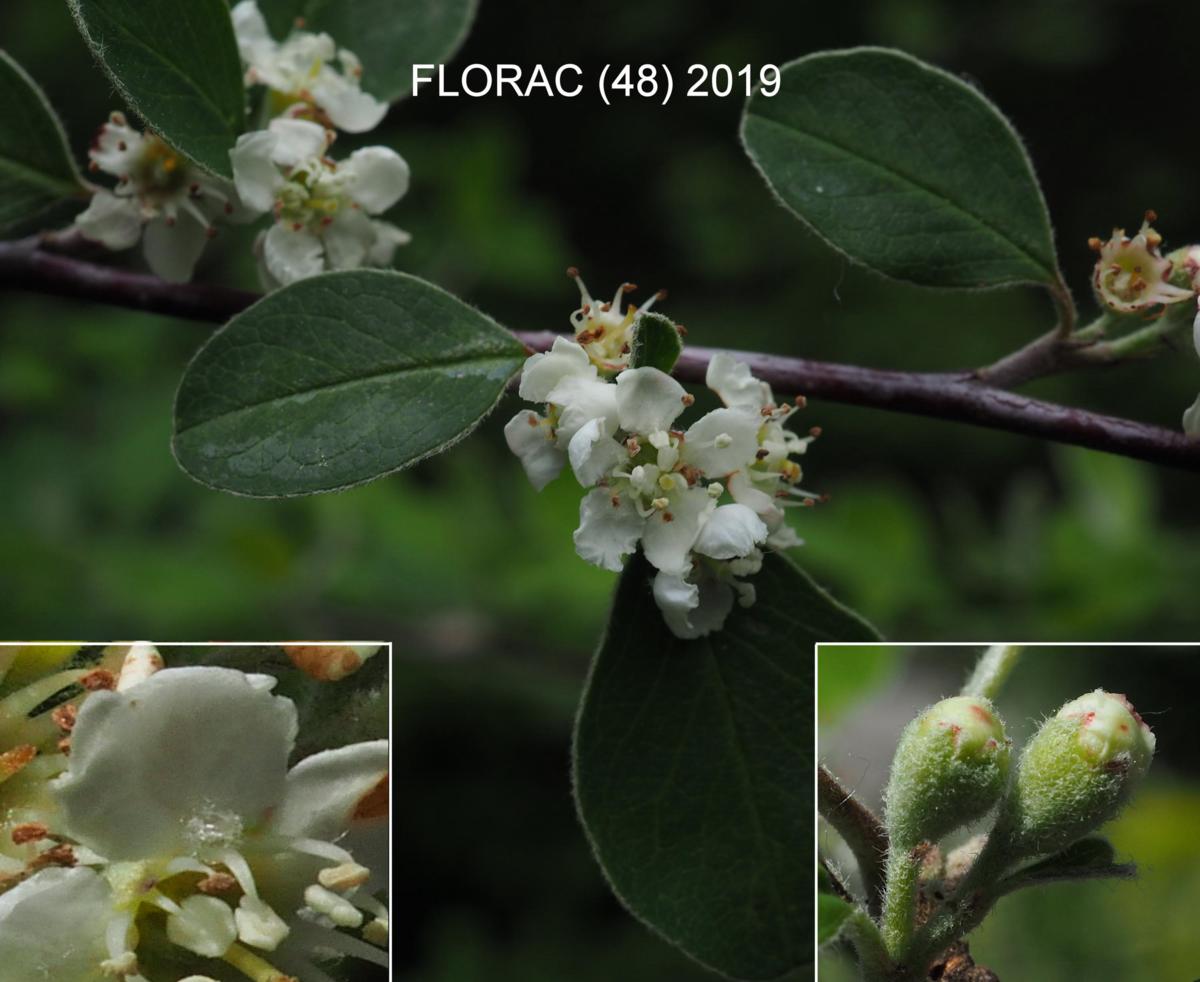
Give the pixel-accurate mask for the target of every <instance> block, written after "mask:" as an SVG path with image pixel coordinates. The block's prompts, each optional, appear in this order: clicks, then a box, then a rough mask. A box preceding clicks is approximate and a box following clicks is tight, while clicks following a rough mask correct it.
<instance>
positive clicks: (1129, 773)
mask: <svg viewBox="0 0 1200 982" xmlns="http://www.w3.org/2000/svg"><path fill="white" fill-rule="evenodd" d="M1153 755H1154V734H1153V733H1152V732H1151V731H1150V727H1148V726H1147V725H1146V724H1145V723H1144V722H1143V721H1142V718H1141V717H1140V716H1139V715H1138V714H1137V711H1136V710H1135V709H1134V708H1133V706H1132V705H1130V703H1129V700H1128V699H1126V698H1125V697H1124V696H1123V695H1118V694H1115V693H1110V692H1105V691H1104V690H1103V689H1097V690H1096V691H1095V692H1090V693H1088V694H1087V695H1084V696H1080V697H1079V698H1078V699H1075V700H1072V701H1071V702H1068V703H1067V704H1066V705H1065V706H1063V707H1062V709H1060V710H1059V711H1058V713H1057V715H1055V716H1054V717H1053V718H1052V719H1049V720H1047V721H1046V722H1045V723H1044V724H1043V725H1042V728H1041V729H1040V730H1038V732H1037V734H1036V735H1035V736H1034V738H1033V739H1032V740H1031V741H1030V743H1029V746H1028V747H1026V748H1025V752H1024V754H1022V756H1021V762H1020V766H1019V769H1018V771H1017V778H1016V781H1015V782H1014V784H1013V789H1012V791H1011V792H1010V794H1009V796H1008V798H1007V799H1006V800H1005V803H1004V806H1003V808H1002V812H1001V817H1000V820H999V821H998V822H997V834H998V835H1001V836H1003V837H1004V839H1005V840H1006V842H1007V848H1006V851H1007V852H1008V854H1009V855H1010V856H1011V857H1013V858H1016V857H1021V856H1035V855H1042V854H1044V853H1051V852H1058V851H1059V850H1060V849H1065V848H1066V847H1067V846H1069V845H1070V844H1071V843H1073V842H1075V841H1076V840H1078V839H1080V838H1082V837H1083V836H1084V835H1086V834H1087V833H1088V832H1091V831H1092V830H1093V829H1095V828H1097V827H1099V826H1100V825H1102V824H1103V823H1104V822H1107V821H1108V820H1109V819H1110V818H1113V817H1114V816H1115V815H1116V814H1117V812H1118V811H1120V809H1121V806H1122V805H1123V804H1124V803H1125V801H1126V800H1127V799H1128V798H1129V795H1130V793H1131V792H1132V789H1133V787H1134V786H1135V785H1136V784H1137V782H1138V781H1139V780H1140V779H1141V777H1142V775H1143V774H1145V773H1146V771H1147V769H1148V768H1149V767H1150V758H1151V757H1152V756H1153Z"/></svg>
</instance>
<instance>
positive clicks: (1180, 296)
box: [1088, 211, 1196, 314]
mask: <svg viewBox="0 0 1200 982" xmlns="http://www.w3.org/2000/svg"><path fill="white" fill-rule="evenodd" d="M1156 217H1157V216H1156V215H1155V214H1154V212H1152V211H1148V212H1146V218H1145V220H1144V221H1143V222H1142V227H1141V228H1140V229H1139V230H1138V233H1137V235H1135V236H1134V237H1133V238H1129V237H1128V236H1127V235H1126V234H1125V230H1124V229H1120V228H1115V229H1113V234H1112V237H1111V238H1110V239H1108V240H1107V241H1101V240H1100V239H1099V238H1093V239H1091V240H1090V241H1089V243H1088V244H1089V245H1090V246H1091V247H1092V248H1093V249H1095V250H1096V252H1098V253H1099V254H1100V255H1099V258H1098V259H1097V260H1096V267H1095V270H1094V271H1093V273H1092V283H1093V285H1094V286H1095V288H1096V293H1097V295H1098V296H1099V297H1100V300H1101V301H1102V302H1103V303H1104V304H1105V305H1107V306H1108V307H1110V308H1111V309H1113V310H1115V311H1118V312H1119V313H1122V314H1132V313H1137V312H1138V311H1144V310H1148V309H1150V308H1152V307H1155V306H1158V305H1170V304H1174V303H1180V302H1182V301H1184V300H1191V299H1192V298H1193V297H1194V296H1195V295H1196V294H1195V292H1194V291H1193V290H1189V289H1186V288H1184V287H1180V286H1175V285H1174V284H1173V283H1171V282H1170V277H1171V272H1172V269H1173V263H1172V262H1171V260H1169V259H1167V258H1165V257H1164V256H1163V255H1162V253H1161V251H1160V249H1159V247H1160V246H1161V245H1162V236H1161V235H1159V234H1158V232H1156V231H1155V230H1154V229H1153V228H1152V227H1151V225H1150V223H1151V222H1153V221H1154V220H1155V219H1156Z"/></svg>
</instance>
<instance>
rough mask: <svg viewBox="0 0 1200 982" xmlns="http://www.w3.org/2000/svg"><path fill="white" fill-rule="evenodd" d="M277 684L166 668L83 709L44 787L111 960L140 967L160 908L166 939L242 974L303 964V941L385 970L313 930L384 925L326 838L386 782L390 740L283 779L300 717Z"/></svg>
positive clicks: (315, 760) (354, 943)
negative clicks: (142, 939) (85, 874)
mask: <svg viewBox="0 0 1200 982" xmlns="http://www.w3.org/2000/svg"><path fill="white" fill-rule="evenodd" d="M274 685H275V680H274V679H273V678H271V677H270V676H265V675H247V674H244V673H242V672H237V671H234V670H231V669H224V668H211V667H210V668H177V669H165V670H163V671H159V672H157V673H156V674H154V675H152V676H151V677H149V678H147V679H146V680H144V681H141V682H138V683H137V684H135V685H132V686H130V687H129V688H128V689H125V690H123V691H108V692H98V693H95V694H93V695H92V696H91V697H90V698H89V699H88V700H87V702H86V703H85V704H84V705H83V707H82V709H80V711H79V713H78V717H77V719H76V720H75V724H74V730H73V732H72V738H71V755H70V758H69V768H68V770H67V772H66V773H65V774H63V775H62V776H61V777H60V778H59V779H58V780H57V781H56V782H55V783H54V785H53V787H54V791H55V793H56V796H57V798H58V801H59V805H60V808H61V824H62V828H61V831H62V832H63V833H64V834H65V835H67V836H68V837H69V838H70V839H71V840H72V841H73V842H75V843H76V844H77V850H81V851H82V852H83V855H82V856H81V859H80V861H81V862H82V863H85V864H88V865H93V866H95V867H96V869H97V871H98V872H100V873H101V874H102V875H103V877H104V879H105V880H106V881H107V884H108V886H109V887H110V888H111V895H110V897H109V898H108V901H107V908H106V911H105V913H104V916H103V918H101V919H100V920H99V922H100V923H102V924H103V925H104V937H105V944H106V949H107V950H106V955H107V960H108V961H109V962H110V963H112V964H114V965H121V964H135V963H136V947H137V938H138V931H137V919H138V917H139V916H140V915H141V914H142V913H144V912H147V911H153V910H158V911H163V912H165V913H166V915H167V916H166V925H167V936H168V938H169V939H170V940H171V941H172V942H173V943H175V944H176V945H179V946H181V947H183V948H185V949H187V950H188V951H191V952H193V953H195V954H198V955H201V956H203V957H207V958H223V959H225V960H226V961H228V962H230V963H231V964H234V965H235V966H237V967H239V968H242V967H243V966H246V965H253V966H256V967H257V968H256V970H258V968H262V969H263V970H264V971H270V970H271V969H272V967H273V966H274V967H279V966H282V965H284V964H285V962H288V961H290V962H292V963H293V964H295V963H297V962H299V961H303V960H304V958H305V952H306V950H307V948H308V947H309V946H310V945H311V944H312V943H314V941H313V932H315V931H319V934H320V939H319V943H320V944H321V945H323V946H326V947H332V948H335V949H338V950H342V951H346V952H349V953H351V954H354V955H355V956H358V957H368V958H371V959H372V960H374V961H376V962H378V963H380V964H386V957H385V956H384V955H383V953H382V952H379V951H378V949H376V948H374V947H373V946H372V945H370V944H367V943H366V942H364V941H359V940H357V939H355V938H353V937H351V936H343V935H341V934H340V933H339V932H336V931H332V930H321V929H320V926H321V925H325V926H326V927H331V926H333V925H335V924H336V925H337V926H340V927H348V928H354V929H357V928H360V927H363V926H364V924H365V923H366V922H367V921H368V919H371V921H372V923H374V921H379V922H381V923H382V924H386V921H387V910H386V908H385V907H383V905H382V904H381V903H380V902H379V901H378V900H376V899H375V898H374V897H372V896H369V895H368V894H366V893H365V892H363V890H362V889H361V888H362V886H363V884H365V883H366V882H367V879H368V877H369V870H367V869H366V868H364V867H362V866H360V865H359V864H358V863H356V861H355V858H354V857H353V856H352V855H351V854H350V853H348V852H347V851H346V850H345V849H344V848H343V847H342V846H340V845H335V844H334V841H333V840H335V839H337V838H339V837H340V836H342V835H343V834H344V833H345V832H346V830H347V829H348V827H349V826H350V823H351V820H352V819H353V818H354V817H355V816H356V814H358V813H361V812H363V811H364V807H365V805H366V803H367V802H368V801H371V800H373V798H374V797H377V796H378V794H379V790H380V788H382V787H386V783H385V782H386V776H387V743H386V741H382V740H381V741H375V742H372V743H362V744H355V745H353V746H349V747H344V748H342V749H340V750H334V751H326V752H323V753H319V754H315V755H313V756H311V757H308V758H307V759H305V760H304V761H302V762H301V763H300V764H298V765H297V766H296V767H294V768H293V769H292V770H291V771H288V769H287V761H288V756H289V754H290V752H291V750H292V746H293V743H294V740H295V737H296V732H297V718H296V710H295V706H294V705H293V704H292V703H291V701H290V700H288V699H284V698H281V697H278V696H274V695H272V694H271V689H272V687H273V686H274ZM198 877H199V878H198ZM326 884H329V885H328V886H327V885H326ZM314 885H315V886H320V887H321V888H322V890H327V891H333V892H335V896H336V897H337V900H338V903H337V904H336V905H333V906H334V907H336V912H337V915H338V916H337V917H330V915H329V910H328V908H330V907H331V904H330V902H329V901H328V899H327V898H325V897H324V895H318V894H314V895H313V898H314V899H315V900H316V901H317V903H316V905H315V906H314V905H313V904H311V903H309V902H308V900H307V897H308V894H309V890H310V888H311V887H312V886H314ZM343 904H344V905H345V908H349V909H351V910H353V912H354V913H353V914H350V913H348V911H347V910H346V909H343V907H342V905H343ZM297 914H299V915H301V916H299V917H298V916H297ZM96 922H97V916H93V917H92V918H91V919H90V923H96ZM372 933H373V934H376V935H378V934H379V932H372ZM251 949H257V950H258V951H259V952H266V953H272V952H275V953H276V954H274V955H271V957H272V959H274V962H273V963H272V962H268V961H267V960H266V958H265V956H264V955H262V954H258V953H256V952H255V951H254V950H251ZM263 977H266V975H264V976H263Z"/></svg>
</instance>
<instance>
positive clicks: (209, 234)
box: [204, 225, 217, 239]
mask: <svg viewBox="0 0 1200 982" xmlns="http://www.w3.org/2000/svg"><path fill="white" fill-rule="evenodd" d="M204 237H205V238H208V239H215V238H216V237H217V230H216V228H215V227H214V226H212V225H210V226H208V228H206V229H205V230H204Z"/></svg>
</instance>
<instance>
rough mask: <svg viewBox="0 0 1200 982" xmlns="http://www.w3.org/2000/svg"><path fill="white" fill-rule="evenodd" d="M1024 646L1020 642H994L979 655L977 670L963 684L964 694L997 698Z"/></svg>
mask: <svg viewBox="0 0 1200 982" xmlns="http://www.w3.org/2000/svg"><path fill="white" fill-rule="evenodd" d="M1023 650H1024V647H1023V646H1022V645H1019V644H994V645H992V646H991V647H990V648H988V649H987V651H985V652H984V653H983V654H982V655H980V656H979V661H978V662H976V663H975V670H974V671H973V672H972V673H971V677H970V678H969V679H967V683H966V685H964V686H963V689H962V694H963V695H964V696H980V697H982V698H984V699H995V698H996V694H997V693H998V692H999V691H1000V687H1001V686H1003V685H1004V682H1005V680H1006V679H1007V678H1008V675H1009V673H1010V672H1011V671H1012V670H1013V668H1014V667H1015V666H1016V664H1017V661H1018V660H1019V659H1020V657H1021V652H1022V651H1023Z"/></svg>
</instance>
